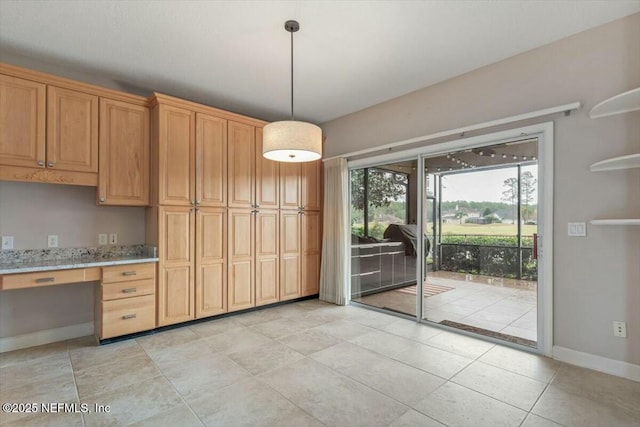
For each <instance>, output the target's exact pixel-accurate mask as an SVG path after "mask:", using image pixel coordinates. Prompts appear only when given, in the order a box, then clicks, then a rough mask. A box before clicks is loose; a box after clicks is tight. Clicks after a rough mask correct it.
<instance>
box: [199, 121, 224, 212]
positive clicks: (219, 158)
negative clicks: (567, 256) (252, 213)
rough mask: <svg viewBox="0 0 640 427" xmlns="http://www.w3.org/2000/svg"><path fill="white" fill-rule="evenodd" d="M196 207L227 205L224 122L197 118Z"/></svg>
mask: <svg viewBox="0 0 640 427" xmlns="http://www.w3.org/2000/svg"><path fill="white" fill-rule="evenodd" d="M196 204H197V205H199V206H212V207H225V206H226V204H227V121H226V120H224V119H220V118H218V117H214V116H209V115H206V114H200V113H198V114H196Z"/></svg>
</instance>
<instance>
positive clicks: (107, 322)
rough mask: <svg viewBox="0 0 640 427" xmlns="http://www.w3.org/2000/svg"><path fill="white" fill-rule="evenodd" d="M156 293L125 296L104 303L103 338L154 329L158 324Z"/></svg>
mask: <svg viewBox="0 0 640 427" xmlns="http://www.w3.org/2000/svg"><path fill="white" fill-rule="evenodd" d="M155 308H156V299H155V296H154V295H146V296H140V297H134V298H124V299H119V300H113V301H104V302H103V303H102V334H101V336H100V338H101V339H105V338H111V337H117V336H120V335H126V334H132V333H134V332H141V331H146V330H149V329H153V328H154V327H155V325H156V322H155V319H156V310H155Z"/></svg>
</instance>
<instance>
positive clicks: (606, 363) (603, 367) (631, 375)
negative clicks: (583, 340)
mask: <svg viewBox="0 0 640 427" xmlns="http://www.w3.org/2000/svg"><path fill="white" fill-rule="evenodd" d="M553 358H554V359H556V360H559V361H561V362H566V363H570V364H572V365H577V366H581V367H583V368H589V369H593V370H594V371H600V372H604V373H606V374H611V375H616V376H618V377H623V378H628V379H630V380H633V381H638V382H640V365H634V364H633V363H628V362H623V361H620V360H615V359H609V358H606V357H602V356H596V355H595V354H590V353H583V352H581V351H576V350H571V349H570V348H566V347H560V346H557V345H554V346H553Z"/></svg>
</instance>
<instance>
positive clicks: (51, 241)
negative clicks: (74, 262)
mask: <svg viewBox="0 0 640 427" xmlns="http://www.w3.org/2000/svg"><path fill="white" fill-rule="evenodd" d="M47 247H48V248H57V247H58V236H56V235H55V234H50V235H48V236H47Z"/></svg>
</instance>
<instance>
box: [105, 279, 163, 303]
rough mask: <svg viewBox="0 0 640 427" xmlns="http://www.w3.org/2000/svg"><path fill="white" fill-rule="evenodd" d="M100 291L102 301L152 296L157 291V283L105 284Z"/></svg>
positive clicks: (135, 281) (141, 281) (148, 281)
mask: <svg viewBox="0 0 640 427" xmlns="http://www.w3.org/2000/svg"><path fill="white" fill-rule="evenodd" d="M100 290H101V292H102V295H101V296H100V299H101V300H103V301H107V300H114V299H120V298H131V297H138V296H141V295H152V294H154V293H155V291H156V281H155V280H154V279H144V280H132V281H130V282H116V283H103V284H102V286H101V287H100Z"/></svg>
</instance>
